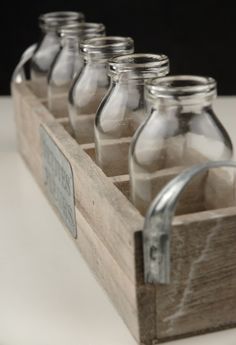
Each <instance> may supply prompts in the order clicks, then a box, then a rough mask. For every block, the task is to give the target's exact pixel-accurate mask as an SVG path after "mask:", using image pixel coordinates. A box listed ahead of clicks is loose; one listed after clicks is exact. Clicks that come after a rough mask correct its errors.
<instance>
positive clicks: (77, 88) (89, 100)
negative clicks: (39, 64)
mask: <svg viewBox="0 0 236 345" xmlns="http://www.w3.org/2000/svg"><path fill="white" fill-rule="evenodd" d="M80 49H81V52H82V54H83V56H84V60H85V65H84V68H83V69H82V71H81V73H80V75H79V76H77V77H76V78H75V80H74V82H73V84H72V87H71V89H70V92H69V118H70V122H71V126H72V128H73V130H74V135H75V138H76V139H77V141H78V142H80V143H86V142H93V141H94V119H95V114H96V111H97V109H98V106H99V104H100V102H101V100H102V98H103V97H104V96H105V94H106V92H107V90H108V88H109V85H110V78H109V76H108V60H109V59H111V58H113V57H115V56H118V55H125V54H130V53H133V51H134V43H133V40H132V38H130V37H117V36H111V37H108V36H105V37H98V38H91V39H89V40H86V41H84V42H83V43H82V44H81V45H80Z"/></svg>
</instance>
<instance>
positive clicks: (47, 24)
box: [39, 11, 85, 30]
mask: <svg viewBox="0 0 236 345" xmlns="http://www.w3.org/2000/svg"><path fill="white" fill-rule="evenodd" d="M84 20H85V16H84V14H83V13H82V12H75V11H56V12H48V13H44V14H41V15H40V16H39V26H40V28H41V29H45V30H46V29H58V27H60V26H61V25H65V24H67V23H71V22H83V21H84Z"/></svg>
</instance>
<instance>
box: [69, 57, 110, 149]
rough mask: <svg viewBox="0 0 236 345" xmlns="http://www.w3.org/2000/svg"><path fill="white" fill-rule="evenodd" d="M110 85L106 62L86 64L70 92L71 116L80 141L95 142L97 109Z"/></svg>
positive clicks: (74, 130) (77, 138)
mask: <svg viewBox="0 0 236 345" xmlns="http://www.w3.org/2000/svg"><path fill="white" fill-rule="evenodd" d="M109 85H110V80H109V77H108V75H107V64H106V63H99V64H98V63H96V64H94V63H92V62H90V63H89V62H88V63H86V64H85V66H84V68H83V69H82V71H81V73H80V74H79V75H78V76H77V77H76V78H75V80H74V82H73V84H72V87H71V89H70V92H69V118H70V122H71V125H72V128H73V132H74V135H75V138H76V140H77V141H78V142H80V143H87V142H93V140H94V139H93V138H94V119H95V114H96V111H97V109H98V107H99V104H100V102H101V100H102V99H103V97H104V96H105V94H106V92H107V90H108V88H109Z"/></svg>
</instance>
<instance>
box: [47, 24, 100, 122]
mask: <svg viewBox="0 0 236 345" xmlns="http://www.w3.org/2000/svg"><path fill="white" fill-rule="evenodd" d="M59 34H60V35H61V45H62V47H61V49H60V51H59V52H58V54H57V56H56V58H55V59H54V62H53V64H52V66H51V69H50V71H49V74H48V105H49V109H50V110H51V111H52V112H53V113H54V115H55V116H56V117H65V116H66V115H67V113H68V105H67V101H68V92H69V89H70V87H71V83H72V80H73V78H74V77H75V75H76V74H79V73H80V71H81V70H82V68H83V65H84V60H83V58H82V56H81V54H80V51H79V45H80V42H81V41H82V40H86V39H88V38H92V37H99V36H104V35H105V26H104V25H103V24H100V23H73V24H68V25H66V26H63V27H61V29H60V30H59Z"/></svg>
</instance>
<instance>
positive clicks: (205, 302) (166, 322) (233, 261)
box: [156, 207, 236, 340]
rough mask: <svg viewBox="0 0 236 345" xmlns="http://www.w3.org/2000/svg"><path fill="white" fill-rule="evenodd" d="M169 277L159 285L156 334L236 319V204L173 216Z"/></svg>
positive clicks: (193, 329) (209, 326)
mask: <svg viewBox="0 0 236 345" xmlns="http://www.w3.org/2000/svg"><path fill="white" fill-rule="evenodd" d="M172 235H173V236H172V241H171V283H170V285H158V286H157V288H156V308H157V333H158V339H161V340H166V339H170V338H176V337H179V336H181V337H183V336H186V335H190V334H191V335H194V334H198V333H202V332H207V331H208V330H213V329H215V330H217V329H221V328H225V327H232V325H236V307H235V306H236V291H235V286H236V251H235V246H236V208H235V207H232V208H227V209H218V210H214V211H205V212H201V213H196V214H190V215H184V216H178V217H176V218H175V220H174V223H173V230H172Z"/></svg>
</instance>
